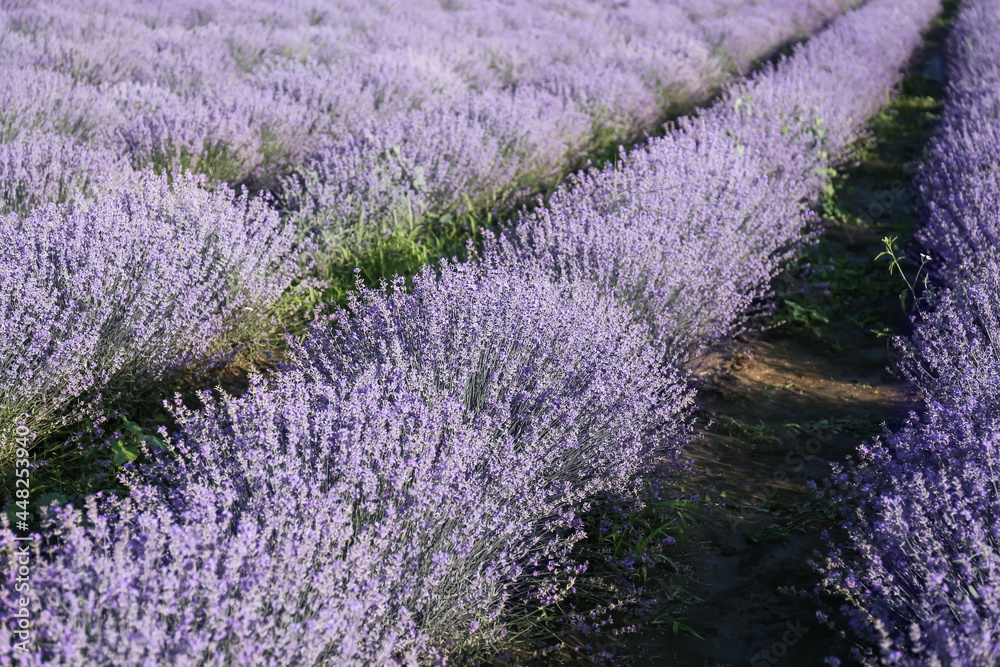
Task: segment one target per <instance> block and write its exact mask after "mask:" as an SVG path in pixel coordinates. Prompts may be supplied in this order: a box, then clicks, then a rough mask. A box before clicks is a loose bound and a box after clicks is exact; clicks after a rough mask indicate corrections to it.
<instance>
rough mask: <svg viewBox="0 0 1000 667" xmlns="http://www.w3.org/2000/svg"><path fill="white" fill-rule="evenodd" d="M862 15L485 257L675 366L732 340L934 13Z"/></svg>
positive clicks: (571, 192)
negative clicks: (577, 304) (592, 292)
mask: <svg viewBox="0 0 1000 667" xmlns="http://www.w3.org/2000/svg"><path fill="white" fill-rule="evenodd" d="M937 9H938V3H937V2H933V1H931V0H913V1H904V2H872V3H870V4H869V5H867V6H865V7H863V8H861V9H859V10H856V11H855V12H853V13H851V14H848V15H847V16H845V17H843V18H842V19H840V20H838V21H835V22H834V23H833V24H832V25H831V27H830V28H829V29H828V30H826V31H824V32H823V33H821V34H819V35H818V36H816V37H815V38H813V39H812V40H810V41H809V42H807V43H806V44H805V45H804V46H802V48H800V49H798V50H797V51H796V52H795V55H794V57H792V58H789V59H785V60H782V61H781V62H780V63H779V64H778V65H777V66H776V67H768V68H766V69H765V70H764V71H763V72H762V73H760V74H759V75H758V76H755V77H754V78H753V79H752V80H751V81H748V82H746V83H742V84H739V85H737V86H735V87H733V88H732V89H731V90H729V91H728V92H727V93H726V94H725V95H724V97H723V99H722V100H721V101H720V102H719V103H718V104H716V105H715V106H714V107H712V108H711V109H709V110H708V111H706V112H704V113H702V114H701V115H700V116H699V117H697V118H695V119H693V120H689V121H688V122H685V123H682V124H681V126H680V127H679V128H678V129H676V130H675V131H673V132H671V133H670V134H669V135H668V136H666V137H664V138H662V139H654V140H652V141H650V142H649V143H648V144H647V145H646V146H645V147H643V148H642V149H640V150H637V151H635V152H633V153H631V154H629V155H623V157H622V159H621V161H620V162H619V163H618V164H617V165H615V166H614V167H608V168H607V169H605V170H603V171H601V172H596V173H588V174H584V175H582V176H581V177H578V178H575V179H574V180H573V181H572V182H571V185H570V186H569V187H566V188H563V189H561V190H559V191H557V192H556V193H555V194H554V196H553V197H552V199H551V201H550V205H549V207H548V208H544V209H539V210H538V211H537V212H535V213H532V214H530V215H528V216H527V217H526V218H525V219H524V220H522V221H521V222H520V223H519V224H518V225H517V226H516V227H515V228H514V229H513V230H512V231H509V232H507V233H506V234H505V235H504V236H503V237H502V238H500V239H498V240H496V241H495V242H493V243H492V244H490V250H489V252H491V253H495V254H498V255H499V256H502V257H504V258H506V261H511V262H515V263H520V264H529V265H542V266H545V267H546V268H547V269H548V270H549V271H550V272H551V273H553V274H555V275H559V276H565V277H567V278H569V279H571V280H579V279H586V280H592V281H595V282H597V283H598V284H599V285H600V286H601V289H602V290H604V291H606V292H608V293H611V294H614V295H615V296H616V297H617V298H619V299H620V300H621V301H622V302H624V303H627V304H628V305H629V306H630V307H631V308H632V309H633V310H634V312H635V314H636V317H637V318H638V319H639V320H641V321H643V322H645V323H647V324H648V325H649V326H650V328H651V330H652V331H653V334H654V337H655V340H656V343H657V345H658V346H659V347H660V348H661V349H663V350H664V351H665V354H666V355H667V356H668V357H669V358H670V359H673V360H675V361H679V362H680V363H686V362H689V361H690V360H692V359H693V358H695V357H696V356H697V355H698V354H699V353H701V352H703V351H704V350H705V349H706V348H708V347H709V346H711V345H712V344H713V343H715V342H717V341H719V340H720V339H722V338H725V337H726V336H728V335H730V334H732V333H733V332H734V331H735V330H737V328H738V327H739V326H740V325H741V323H742V322H743V320H744V318H745V317H746V314H747V312H748V310H749V309H750V308H751V307H752V306H753V304H754V303H756V302H758V301H759V300H760V299H761V298H762V297H763V296H765V294H766V290H767V288H768V286H769V282H770V279H771V278H772V277H774V276H775V275H776V273H777V272H778V271H779V270H780V268H781V266H782V265H783V263H784V262H785V260H787V259H788V258H789V257H791V256H793V255H794V254H795V252H796V251H797V250H798V249H799V248H800V247H801V244H802V243H803V242H805V241H806V240H807V237H804V236H803V234H802V233H803V231H804V229H805V228H806V226H807V224H808V222H809V219H810V213H809V210H808V204H809V203H810V202H811V201H815V200H816V199H817V198H818V197H819V195H820V193H821V192H822V188H823V186H824V183H825V182H826V178H827V176H826V174H827V171H828V170H829V169H830V167H831V165H832V164H833V161H834V160H836V159H837V158H838V156H840V155H842V154H843V152H844V151H845V149H846V148H847V147H848V145H849V144H850V143H851V142H852V141H853V140H854V139H855V138H856V137H857V136H858V133H859V131H861V130H862V128H863V126H864V124H865V123H866V122H867V120H868V119H869V118H870V116H871V115H872V114H873V113H874V112H875V111H876V110H877V109H878V108H879V107H880V106H882V105H883V104H884V103H885V102H886V101H887V99H888V95H889V92H890V90H891V89H892V86H893V85H894V84H895V83H896V82H897V81H898V80H899V78H900V76H901V67H902V65H904V64H905V63H906V61H907V59H908V58H909V56H910V54H911V53H912V52H913V50H914V49H915V48H916V46H917V45H918V44H919V42H920V30H921V29H922V28H923V27H924V26H926V25H927V24H928V22H929V20H930V18H931V16H932V15H933V14H934V13H935V12H936V11H937Z"/></svg>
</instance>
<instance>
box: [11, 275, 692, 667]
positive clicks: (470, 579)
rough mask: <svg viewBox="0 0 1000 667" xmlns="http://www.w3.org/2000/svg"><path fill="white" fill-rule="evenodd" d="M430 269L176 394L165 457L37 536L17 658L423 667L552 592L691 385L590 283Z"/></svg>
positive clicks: (565, 580) (673, 438) (484, 638)
mask: <svg viewBox="0 0 1000 667" xmlns="http://www.w3.org/2000/svg"><path fill="white" fill-rule="evenodd" d="M440 269H441V272H442V275H441V277H440V278H438V277H437V276H436V275H435V273H434V271H433V270H431V269H429V268H428V270H427V271H426V272H424V273H423V274H422V275H420V276H418V278H417V279H416V281H415V286H414V291H413V292H412V293H411V294H407V293H406V292H405V291H404V290H402V289H401V287H402V286H401V284H396V285H392V286H385V287H383V288H382V289H377V290H368V289H362V290H361V291H360V292H359V294H358V295H357V297H356V299H355V300H354V301H353V302H352V303H351V304H350V305H349V308H348V309H347V311H346V312H343V313H341V318H342V319H343V320H344V322H345V324H344V326H342V327H341V328H337V329H332V330H330V331H325V330H323V328H318V329H317V331H316V332H315V335H314V336H313V338H312V339H311V340H310V342H309V344H308V345H307V346H304V347H299V348H296V349H294V350H293V351H292V359H291V365H292V368H290V369H288V370H286V371H285V372H284V373H282V374H280V375H278V376H275V377H274V378H272V379H271V380H269V381H266V382H265V381H263V380H261V379H260V378H257V379H256V380H255V381H254V384H253V387H252V388H251V390H250V391H249V392H248V393H247V394H246V395H245V396H244V397H242V398H239V399H235V398H231V399H225V400H223V401H212V400H211V399H210V398H207V397H206V400H207V401H208V407H207V408H205V409H203V410H201V411H200V412H190V411H188V410H186V409H184V408H183V407H180V406H175V408H174V411H175V415H176V417H177V418H178V421H179V422H180V423H181V425H182V427H181V432H180V433H179V434H177V435H176V436H175V437H174V438H173V439H168V443H169V444H170V446H171V448H172V456H171V457H170V458H169V459H165V460H169V461H170V462H169V463H164V464H163V465H162V466H161V467H160V468H159V469H157V470H155V471H149V470H147V471H145V472H144V475H143V476H138V475H136V476H135V478H134V479H133V481H132V483H131V487H132V488H131V492H130V498H129V500H128V501H125V502H124V504H122V505H120V506H117V505H115V504H114V503H113V502H111V501H110V500H108V499H92V500H91V501H90V504H89V505H88V507H87V508H85V509H84V511H83V512H82V513H81V512H79V511H77V510H65V511H64V512H63V513H62V514H61V515H60V517H59V518H58V520H56V521H54V523H53V524H52V526H51V527H49V530H58V531H59V532H60V534H61V535H62V536H63V539H62V542H61V544H60V546H59V548H58V549H57V550H55V551H54V552H52V554H51V558H52V560H51V561H50V562H47V563H46V562H45V561H43V560H42V559H41V554H40V553H39V552H37V551H36V560H35V561H34V563H35V564H36V565H35V569H34V570H33V574H32V582H31V585H32V591H33V597H32V601H33V605H34V609H37V610H39V615H38V616H37V618H36V619H35V628H36V631H37V632H38V633H39V634H38V635H37V636H38V638H39V641H38V642H36V643H35V644H34V646H33V649H34V650H33V652H32V653H30V654H27V655H25V654H18V655H19V657H20V659H21V663H20V664H65V665H79V664H107V665H134V664H143V663H149V664H204V665H231V664H262V665H272V664H273V665H289V664H337V665H353V664H357V665H362V664H417V663H418V661H419V662H420V663H421V664H425V663H426V662H429V661H436V658H435V657H437V658H443V657H446V655H454V654H455V653H456V652H459V651H461V650H463V649H466V648H467V647H469V645H470V644H475V645H477V646H479V647H483V646H488V645H489V644H490V643H492V642H499V641H502V640H503V635H504V628H503V625H502V623H501V622H500V617H501V614H502V612H503V610H504V609H505V608H506V607H507V605H509V604H510V603H511V602H512V601H513V600H517V601H519V602H521V603H532V604H534V605H539V604H542V605H544V604H548V603H551V602H552V601H553V600H554V598H555V597H557V596H561V595H562V594H564V592H565V589H568V588H569V587H570V586H572V579H571V577H572V574H573V572H574V571H575V570H574V568H577V569H578V568H579V566H578V565H574V564H572V563H571V562H568V561H567V555H568V552H569V550H570V547H571V546H572V544H574V543H575V542H576V541H577V540H578V539H579V538H580V536H581V535H580V528H581V526H580V520H579V518H578V513H579V511H580V510H581V507H582V508H585V503H584V502H583V501H584V500H585V499H586V498H587V497H588V496H589V495H591V494H594V493H599V492H601V491H613V490H620V489H621V488H622V487H624V486H626V485H627V484H628V483H629V481H630V477H631V474H632V473H633V471H634V468H635V467H636V465H637V464H638V462H639V461H640V460H641V459H642V458H643V457H644V455H645V454H646V452H647V451H648V450H649V448H650V447H651V446H652V445H653V444H656V443H665V444H667V446H668V447H670V446H673V447H676V445H677V441H678V437H679V435H680V433H679V429H678V426H677V424H678V419H679V416H680V415H681V414H682V413H683V412H685V411H686V409H687V406H688V405H689V402H690V399H689V397H688V395H687V390H686V389H685V386H684V383H683V381H682V378H681V377H680V376H678V375H677V374H676V373H671V372H668V371H665V370H664V369H663V368H662V367H661V366H660V363H659V359H658V358H657V356H656V354H655V353H654V351H653V350H652V349H651V348H650V347H648V345H647V344H646V339H647V336H646V332H644V331H643V329H642V327H641V326H637V325H634V324H632V323H630V322H629V317H628V313H627V312H624V311H622V310H621V309H620V308H619V307H618V306H617V305H616V304H614V302H613V301H612V300H610V299H608V298H606V297H602V296H600V295H599V294H597V291H596V290H595V289H594V288H593V287H592V286H591V287H588V286H587V285H567V284H559V283H554V282H551V281H550V280H548V279H547V278H546V276H544V275H542V274H541V273H539V272H534V273H531V272H515V271H511V270H510V269H507V268H505V267H493V268H492V269H490V268H487V267H485V266H480V265H471V264H466V265H444V266H442V267H440ZM0 535H2V537H0V539H3V540H4V545H3V548H4V549H5V550H7V549H12V548H13V546H14V543H13V542H12V540H11V538H12V533H11V532H10V530H9V529H7V530H4V531H2V533H0ZM11 572H13V570H10V569H8V570H7V571H6V574H7V575H9V576H10V577H11V578H9V579H8V580H5V584H6V586H7V587H8V590H10V588H9V587H11V586H13V585H14V583H15V582H14V579H13V576H14V575H12V574H10V573H11ZM547 578H548V582H547V583H548V585H542V584H541V583H539V582H541V581H545V580H546V579H547ZM7 603H8V604H12V601H11V600H9V599H8V600H7ZM13 611H14V610H13V607H12V606H8V607H7V608H6V609H5V610H4V613H3V616H4V624H3V627H2V628H0V647H2V649H3V651H4V652H6V651H10V650H11V649H10V639H11V635H10V634H9V623H8V622H9V620H10V618H11V616H10V614H11V613H12V612H13ZM56 638H58V641H55V639H56ZM442 654H445V655H442Z"/></svg>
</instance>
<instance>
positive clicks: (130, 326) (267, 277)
mask: <svg viewBox="0 0 1000 667" xmlns="http://www.w3.org/2000/svg"><path fill="white" fill-rule="evenodd" d="M204 186H205V183H204V179H203V178H196V177H180V176H178V177H176V178H175V179H174V181H173V183H172V184H168V182H167V179H166V178H165V177H156V176H147V177H139V176H136V177H133V178H130V179H129V180H128V181H127V182H126V183H124V184H122V185H120V186H118V187H115V188H110V189H108V191H107V192H104V193H103V194H101V195H100V196H98V197H96V198H92V199H88V198H83V199H79V200H78V201H74V202H73V203H71V204H63V205H55V204H47V205H46V206H43V207H41V208H38V209H35V211H34V212H33V213H32V214H31V215H29V216H27V217H21V216H19V215H17V214H14V213H12V214H8V215H6V216H3V217H0V257H3V258H4V259H3V262H2V263H0V369H3V374H2V380H0V405H2V406H3V407H2V408H0V410H2V412H0V423H2V424H4V425H9V424H12V423H13V420H14V419H19V418H20V417H19V416H20V415H22V414H25V413H26V414H28V415H29V420H28V421H29V423H28V424H27V426H28V427H29V428H31V429H32V431H33V432H34V433H35V435H36V436H41V435H44V434H45V433H47V432H49V431H50V430H51V429H52V428H54V427H55V426H57V425H58V419H59V418H61V417H62V416H64V415H61V413H62V411H63V409H64V408H66V407H68V406H69V405H70V404H71V402H72V401H73V400H74V399H77V398H80V397H83V396H89V397H93V396H94V395H95V394H97V393H99V392H102V391H104V390H106V389H110V390H113V391H122V390H123V389H124V388H126V387H127V386H129V385H130V383H131V382H132V381H134V380H138V379H150V378H162V377H165V376H166V375H167V374H169V373H170V372H171V371H173V370H176V369H177V368H179V367H180V366H182V365H184V364H185V363H187V362H189V361H192V360H194V359H200V358H204V357H205V356H206V355H210V354H212V353H214V352H219V351H222V350H224V349H225V348H226V347H227V344H228V343H230V342H232V341H233V340H239V339H240V338H241V337H242V336H245V335H246V334H247V333H248V332H258V331H259V330H260V329H259V328H260V327H261V326H262V325H263V323H264V321H265V320H264V316H263V312H262V311H263V310H264V309H265V308H267V307H268V306H270V305H271V304H272V303H273V302H274V301H275V300H276V299H277V297H278V296H279V295H280V294H281V293H282V291H283V290H284V289H285V288H286V287H287V286H288V284H289V283H290V281H291V278H292V276H293V272H294V269H295V262H294V255H293V252H292V236H293V233H292V231H291V228H290V226H289V225H288V224H286V223H283V222H282V221H281V220H280V218H279V217H278V215H277V213H275V212H274V211H273V210H272V209H270V208H269V207H268V206H267V205H266V204H265V202H264V201H262V200H260V199H249V198H248V197H247V196H246V195H245V194H244V195H241V196H239V197H236V196H235V195H234V193H233V192H232V191H229V190H228V189H226V188H222V189H220V190H218V191H216V192H214V193H212V192H209V191H207V190H206V189H205V188H204ZM4 456H5V457H6V454H4ZM4 465H6V463H5V464H4Z"/></svg>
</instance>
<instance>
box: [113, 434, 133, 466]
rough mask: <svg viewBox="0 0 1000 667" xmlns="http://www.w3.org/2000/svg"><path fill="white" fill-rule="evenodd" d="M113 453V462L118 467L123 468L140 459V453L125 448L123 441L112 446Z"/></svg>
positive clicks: (117, 441) (118, 441)
mask: <svg viewBox="0 0 1000 667" xmlns="http://www.w3.org/2000/svg"><path fill="white" fill-rule="evenodd" d="M111 451H112V453H113V457H112V459H111V460H112V462H113V463H114V464H115V465H116V466H123V465H125V464H126V463H128V462H129V461H135V460H136V459H137V458H139V452H137V451H135V450H134V449H131V448H129V447H126V446H125V443H124V442H122V441H121V440H116V441H115V443H114V444H113V445H111Z"/></svg>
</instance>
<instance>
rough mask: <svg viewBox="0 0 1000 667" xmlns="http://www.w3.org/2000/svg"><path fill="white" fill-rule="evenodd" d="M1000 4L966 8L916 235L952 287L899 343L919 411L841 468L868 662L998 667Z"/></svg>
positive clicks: (853, 585)
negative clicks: (920, 393)
mask: <svg viewBox="0 0 1000 667" xmlns="http://www.w3.org/2000/svg"><path fill="white" fill-rule="evenodd" d="M998 45H1000V2H998V1H997V0H970V1H969V2H967V3H963V6H962V8H961V10H960V12H959V16H958V19H957V22H956V24H955V26H954V29H953V33H952V35H951V36H950V38H949V43H948V56H949V85H948V89H947V94H948V97H947V101H946V105H945V111H944V114H943V117H942V122H941V125H940V127H939V129H938V132H937V134H936V136H935V138H934V139H933V141H932V142H931V145H930V150H929V152H928V157H927V160H926V163H925V164H924V165H923V167H922V170H921V172H920V173H919V175H918V179H917V180H918V184H919V186H920V190H921V193H922V197H923V204H924V213H925V216H926V224H925V225H924V227H923V229H922V230H921V232H920V238H921V240H922V242H923V243H924V245H925V247H926V249H927V251H928V252H929V253H930V254H931V255H932V257H933V258H934V260H935V264H934V265H935V266H936V267H937V269H938V276H939V278H940V279H941V281H942V282H943V283H944V285H945V289H943V290H941V291H940V292H939V293H937V294H935V295H933V298H932V299H931V303H930V310H929V312H926V313H923V315H922V317H921V319H920V321H919V322H918V324H917V326H916V330H915V333H914V335H913V336H912V339H911V340H909V341H907V342H905V343H902V346H903V347H904V349H905V350H906V352H907V358H906V361H907V367H906V368H907V371H908V375H909V376H910V378H911V379H912V380H913V381H914V382H915V383H916V384H917V385H918V386H920V387H921V388H923V389H924V390H925V394H926V397H927V398H926V406H925V411H924V412H925V414H924V415H923V416H922V417H920V418H917V417H916V416H914V417H912V418H911V419H910V421H909V423H908V424H907V425H906V426H905V427H904V428H902V429H901V430H900V431H899V432H897V433H891V434H887V435H886V436H885V437H883V438H881V439H879V440H877V441H876V442H874V443H872V444H870V445H866V446H864V447H862V449H861V457H860V462H859V463H858V465H856V466H855V467H853V468H852V469H850V470H842V471H839V479H838V488H839V492H840V493H841V494H842V495H841V498H842V499H843V500H844V501H845V506H846V507H848V508H850V511H849V515H848V516H849V520H848V522H847V524H846V527H847V529H848V531H849V533H850V543H849V547H850V549H838V550H836V551H834V553H833V554H832V555H831V558H830V559H829V560H828V562H827V563H826V565H825V568H824V569H825V572H826V586H827V588H829V589H831V590H833V591H836V592H839V593H841V594H843V595H846V596H847V598H848V599H849V601H850V602H851V605H850V606H848V607H846V608H845V611H846V612H847V614H848V616H849V618H850V619H851V621H852V624H853V625H854V627H855V628H856V629H857V630H858V631H859V632H860V633H862V635H863V636H865V637H866V638H867V639H868V640H869V641H870V642H871V645H872V649H871V650H870V651H869V652H868V654H867V655H866V656H865V657H866V659H867V660H868V661H870V662H871V663H872V664H876V663H877V664H899V665H948V666H956V667H957V666H974V665H983V666H986V665H994V664H996V661H997V659H998V656H1000V614H998V612H997V610H998V609H1000V487H998V485H1000V410H998V407H1000V401H998V397H1000V350H998V348H997V341H998V340H1000V338H998V335H1000V303H998V301H997V295H998V294H1000V289H998V288H1000V256H998V255H997V252H996V240H997V239H998V234H1000V173H998V171H1000V169H998V167H1000V161H998V156H1000V122H998V120H997V118H998V113H1000V96H998V91H1000V47H998Z"/></svg>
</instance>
